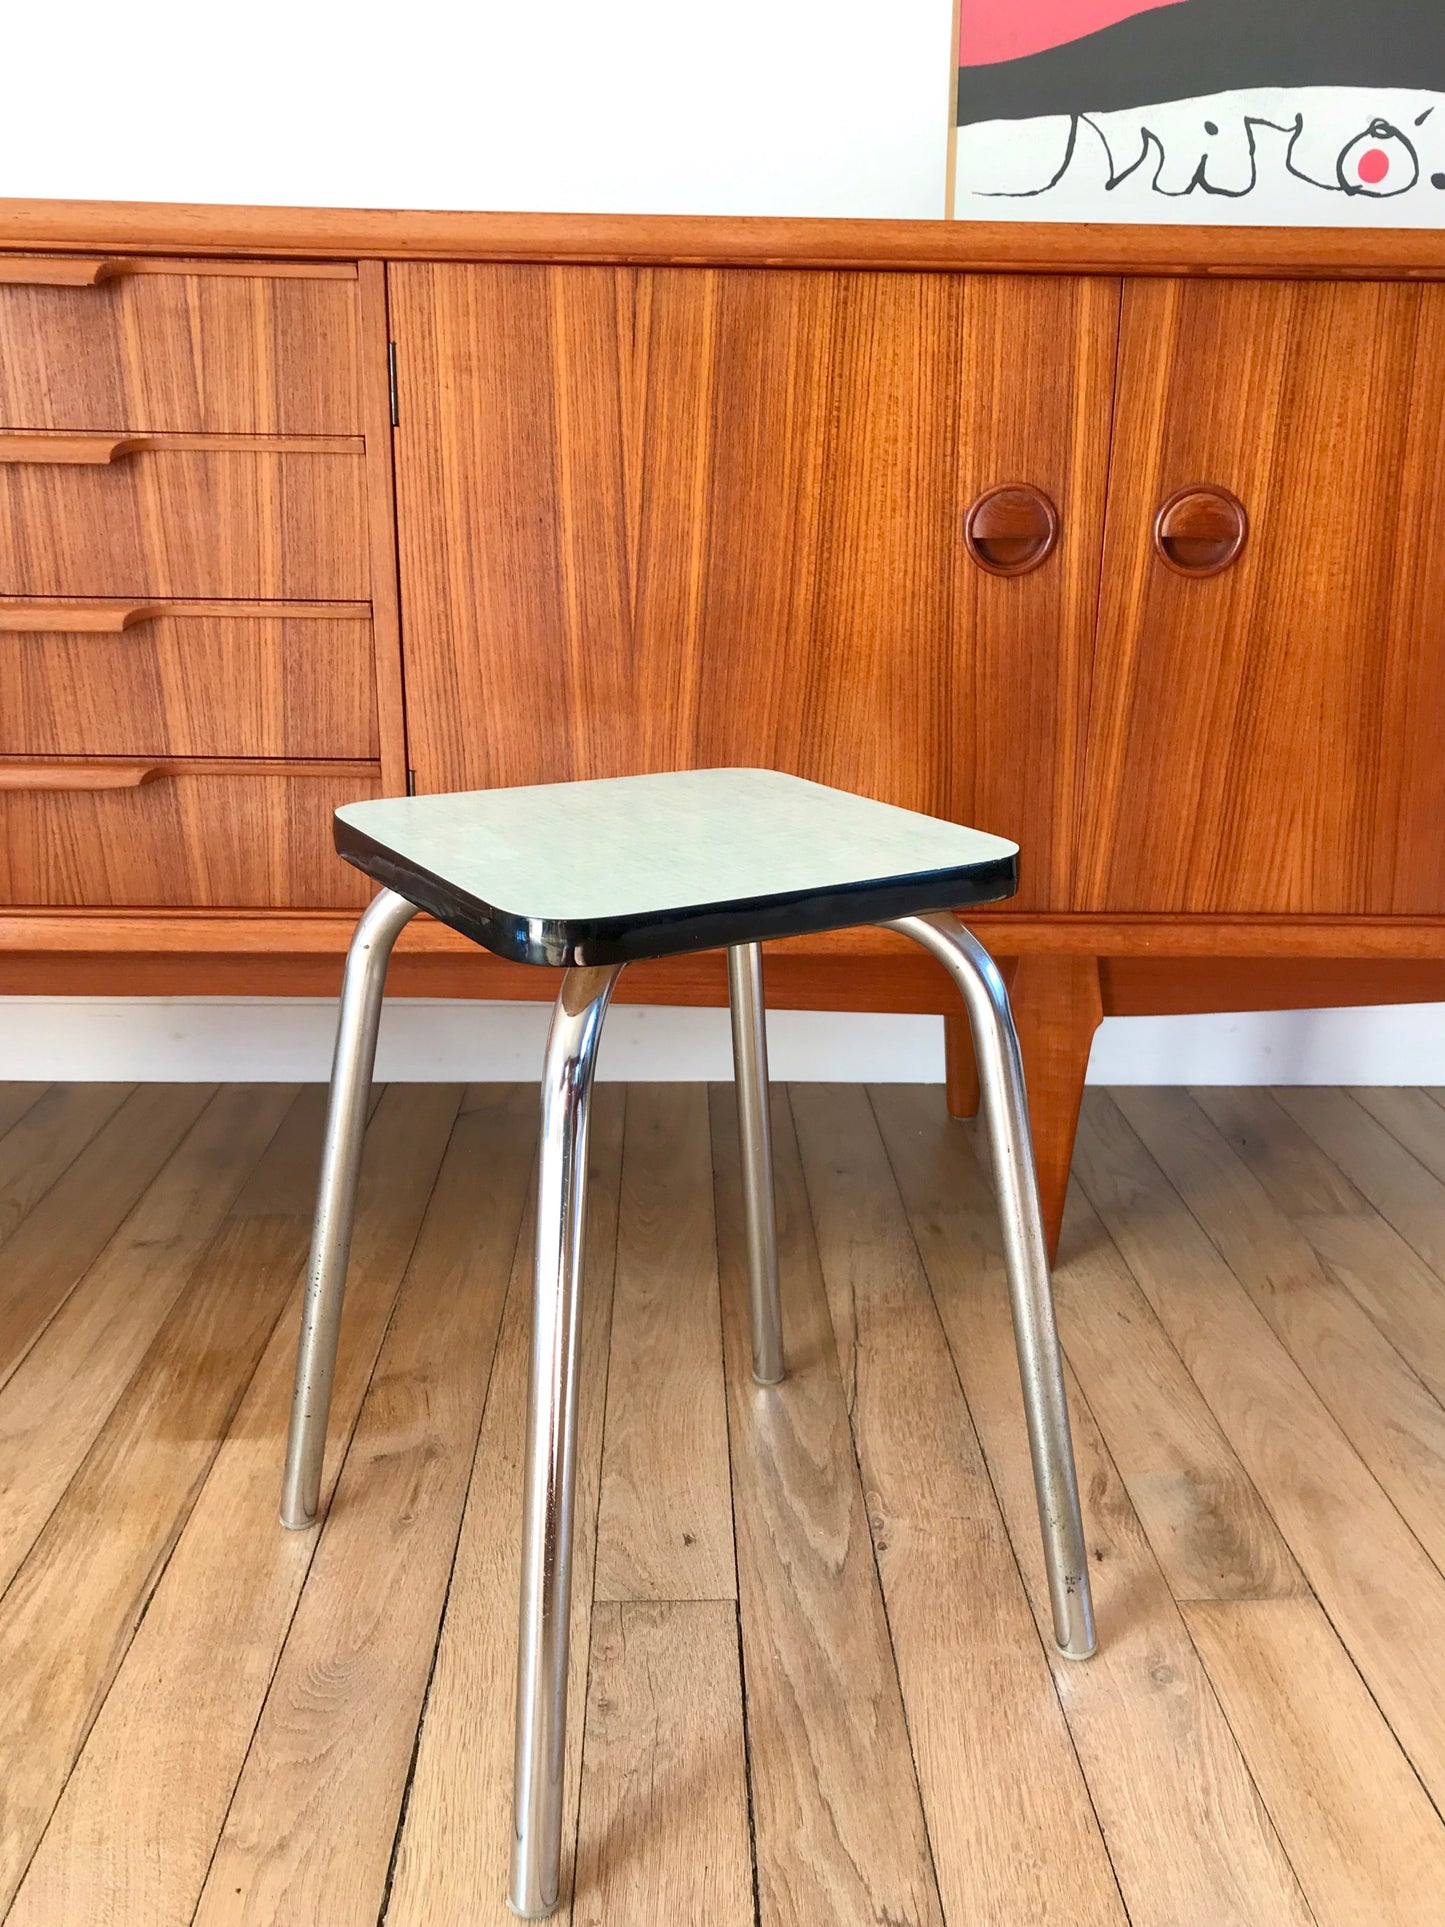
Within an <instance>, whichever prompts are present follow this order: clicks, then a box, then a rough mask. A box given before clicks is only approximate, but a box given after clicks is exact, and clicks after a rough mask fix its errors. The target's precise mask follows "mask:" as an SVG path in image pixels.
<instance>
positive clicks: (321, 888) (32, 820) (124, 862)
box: [0, 760, 381, 910]
mask: <svg viewBox="0 0 1445 1927" xmlns="http://www.w3.org/2000/svg"><path fill="white" fill-rule="evenodd" d="M380 789H381V785H380V782H379V780H378V778H377V775H376V772H375V768H374V766H373V767H362V768H359V769H358V768H353V769H351V770H345V769H337V768H334V767H333V768H330V769H328V768H326V767H325V766H321V767H319V768H315V767H313V768H312V769H309V770H308V769H304V768H302V769H297V768H294V767H293V768H291V769H289V770H284V771H277V770H275V769H274V768H270V769H268V768H265V767H264V766H263V767H261V768H251V769H247V768H245V767H244V766H237V765H234V764H233V765H231V766H230V767H229V768H228V767H226V766H224V765H220V766H217V765H208V764H204V763H202V764H197V765H193V766H191V767H189V768H188V767H187V766H186V765H185V764H183V763H170V764H162V765H159V766H154V765H146V764H144V763H136V762H131V763H119V762H117V763H102V762H91V763H72V764H65V763H59V762H52V763H41V762H34V763H21V762H17V761H14V760H10V761H4V760H0V903H3V904H5V905H6V906H7V907H11V908H20V907H35V908H89V909H186V908H190V909H216V910H227V909H235V910H259V909H280V908H290V909H298V910H324V909H335V908H345V907H349V906H353V905H358V904H364V903H365V902H366V901H367V900H368V898H369V897H370V896H371V895H372V894H373V886H372V885H371V884H370V883H369V882H368V881H367V879H366V878H365V877H363V876H362V875H361V874H360V873H359V872H358V871H356V870H353V869H352V868H351V866H350V865H349V864H346V863H343V862H342V861H341V859H340V857H338V856H337V855H336V853H335V850H334V848H333V845H332V838H331V817H332V812H333V811H334V810H335V809H336V808H337V806H338V805H339V804H341V803H346V802H354V801H357V800H359V799H361V798H363V797H372V796H376V795H379V794H380Z"/></svg>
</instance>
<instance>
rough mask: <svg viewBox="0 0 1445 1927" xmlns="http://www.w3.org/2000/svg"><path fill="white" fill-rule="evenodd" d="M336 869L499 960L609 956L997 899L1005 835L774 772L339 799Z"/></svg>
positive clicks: (609, 959)
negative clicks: (345, 866)
mask: <svg viewBox="0 0 1445 1927" xmlns="http://www.w3.org/2000/svg"><path fill="white" fill-rule="evenodd" d="M336 847H337V850H338V851H339V852H340V853H341V855H342V856H344V857H345V858H346V860H347V861H348V862H349V863H354V864H355V865H356V867H357V868H358V869H360V870H364V871H365V872H366V874H367V875H368V876H371V877H375V879H376V880H377V882H378V883H384V884H385V885H387V887H388V888H389V889H392V890H395V891H396V892H397V893H398V894H399V895H401V896H404V897H405V898H407V900H408V901H409V902H411V903H415V904H417V905H418V906H419V907H420V908H421V909H423V910H429V911H430V912H431V914H432V915H433V916H434V917H438V918H440V919H441V921H442V922H443V923H448V924H450V925H451V926H452V927H453V929H456V930H460V931H461V932H462V933H463V934H464V935H465V936H468V937H470V938H472V940H473V941H474V942H476V943H479V944H482V945H484V946H485V947H486V949H488V950H492V951H495V952H496V954H497V955H498V956H499V957H508V958H511V959H512V960H513V961H514V962H518V963H532V964H552V965H557V964H574V965H576V964H615V963H629V962H633V961H635V960H638V959H642V958H648V957H670V956H675V955H677V954H678V953H679V952H682V951H688V950H712V949H717V948H721V947H722V946H724V945H726V944H737V943H759V942H763V941H766V940H767V939H769V938H773V937H798V936H805V935H809V934H811V933H813V932H816V931H820V930H842V929H848V928H850V927H852V926H854V925H856V924H865V923H881V922H883V921H884V920H885V919H887V918H889V917H906V916H914V915H917V914H918V913H919V912H921V911H925V910H958V909H965V908H967V907H968V906H969V905H972V904H979V903H996V902H998V900H999V899H1000V898H1002V897H1008V896H1012V895H1013V893H1014V891H1015V890H1016V889H1017V887H1018V845H1017V844H1015V843H1010V842H1008V841H1007V840H1006V839H1005V838H1003V837H1001V836H990V835H989V834H987V832H985V831H983V830H971V829H967V828H965V827H964V826H963V825H962V824H960V823H949V822H945V821H944V820H943V819H942V818H940V817H936V816H921V815H919V814H918V813H917V812H916V811H914V810H901V809H898V808H896V807H895V806H894V805H893V804H891V803H876V802H874V801H872V800H871V799H870V798H868V797H864V796H855V795H853V794H852V793H851V792H850V791H848V790H836V789H829V788H827V787H825V786H824V785H823V784H821V783H809V782H806V781H805V780H804V779H803V778H802V777H799V776H787V775H784V774H783V773H782V772H781V771H779V770H771V769H697V770H679V771H676V772H674V773H671V774H667V775H657V776H618V777H609V778H606V779H603V780H601V781H598V782H584V783H546V784H540V785H538V786H536V787H533V788H526V789H494V790H466V791H462V792H460V793H459V794H456V795H451V796H397V797H387V798H383V799H382V800H380V801H377V802H370V803H349V804H347V805H346V806H345V807H344V808H342V809H339V810H338V811H337V812H336Z"/></svg>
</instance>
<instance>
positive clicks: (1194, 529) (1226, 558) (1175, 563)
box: [1154, 483, 1249, 576]
mask: <svg viewBox="0 0 1445 1927" xmlns="http://www.w3.org/2000/svg"><path fill="white" fill-rule="evenodd" d="M1248 534H1249V516H1248V515H1247V514H1246V513H1245V508H1244V504H1243V502H1241V501H1240V499H1239V497H1238V496H1237V495H1233V494H1231V493H1230V491H1229V490H1228V489H1227V488H1220V487H1218V486H1217V485H1215V484H1213V483H1200V484H1197V485H1195V486H1193V487H1190V488H1180V489H1176V490H1175V491H1174V493H1173V494H1172V495H1171V496H1170V497H1169V499H1168V501H1167V502H1164V503H1162V504H1161V505H1160V509H1159V513H1158V514H1157V515H1156V516H1155V517H1154V547H1155V549H1156V551H1157V552H1158V556H1159V560H1160V561H1161V562H1162V563H1163V564H1164V566H1165V568H1166V569H1172V570H1173V571H1174V573H1175V574H1176V575H1192V576H1207V575H1219V574H1220V573H1221V572H1222V571H1223V570H1225V569H1227V568H1228V567H1229V565H1230V563H1231V562H1235V561H1237V560H1238V559H1239V554H1240V551H1241V550H1242V549H1243V547H1244V544H1245V539H1246V537H1247V536H1248Z"/></svg>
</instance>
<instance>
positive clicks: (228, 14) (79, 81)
mask: <svg viewBox="0 0 1445 1927" xmlns="http://www.w3.org/2000/svg"><path fill="white" fill-rule="evenodd" d="M949 6H950V0H888V4H887V5H879V4H878V0H730V4H728V5H726V6H717V5H713V6H700V5H696V4H694V5H688V4H686V0H611V4H609V3H608V0H467V3H466V4H458V0H386V4H381V0H347V4H341V3H340V0H324V4H318V0H240V4H236V5H230V6H218V5H214V4H212V5H207V4H205V0H130V4H128V5H116V4H114V0H105V4H100V3H99V0H67V4H64V5H61V4H56V3H55V0H51V4H49V5H45V4H31V5H27V6H20V5H11V6H7V7H5V8H4V9H3V20H4V40H3V46H0V62H3V69H0V71H3V73H4V81H5V85H4V99H5V105H4V112H3V114H0V195H17V194H18V195H27V196H30V195H37V196H48V195H55V196H62V197H78V198H81V199H100V200H154V201H238V202H261V203H267V202H272V203H287V204H290V205H293V206H322V207H326V206H343V207H421V208H425V207H434V208H445V207H462V208H519V209H539V210H545V209H576V210H582V211H603V212H605V211H609V210H610V211H613V212H632V213H683V214H820V215H823V214H855V215H859V214H877V215H922V216H929V215H936V214H942V212H943V191H944V175H945V154H946V146H947V123H948V108H949V85H950V76H949V56H950V48H951V16H950V11H949ZM62 77H63V81H64V87H63V99H64V112H63V114H58V113H57V100H58V99H59V98H60V97H61V96H60V92H59V89H58V83H59V81H60V79H61V78H62Z"/></svg>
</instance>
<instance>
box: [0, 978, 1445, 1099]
mask: <svg viewBox="0 0 1445 1927" xmlns="http://www.w3.org/2000/svg"><path fill="white" fill-rule="evenodd" d="M334 1023H335V1013H334V1010H333V1008H332V1006H330V1005H329V1004H325V1003H320V1002H316V1001H314V1000H304V1001H303V1000H300V999H290V998H252V999H247V1000H244V1001H240V1002H229V1001H222V1000H219V999H210V998H155V999H142V998H124V997H113V998H112V997H107V998H93V999H87V1000H84V1001H82V1000H79V999H67V998H44V997H9V998H0V1079H4V1078H25V1079H29V1078H54V1077H59V1078H102V1079H106V1078H115V1079H123V1080H126V1081H129V1080H131V1079H134V1078H161V1079H166V1080H175V1081H178V1082H185V1081H188V1080H192V1081H196V1080H198V1081H203V1082H209V1081H210V1080H212V1079H226V1078H238V1079H250V1080H260V1081H265V1080H267V1079H277V1080H280V1081H283V1082H289V1081H290V1080H292V1079H295V1078H303V1079H306V1078H310V1079H319V1078H324V1077H325V1076H326V1075H327V1072H328V1069H329V1067H330V1061H331V1040H332V1035H333V1029H334ZM546 1026H547V1011H546V1009H545V1008H544V1007H543V1006H542V1005H540V1004H476V1003H456V1004H448V1003H442V1002H433V1001H431V1000H426V999H421V998H410V997H408V998H397V999H396V1000H395V1001H394V1002H392V1003H390V1004H389V1005H388V1006H387V1009H386V1014H385V1016H384V1018H383V1020H382V1031H381V1045H380V1048H379V1051H378V1053H377V1075H378V1076H379V1077H382V1078H402V1079H413V1080H414V1079H428V1078H438V1079H443V1080H453V1079H462V1080H472V1079H479V1080H481V1079H490V1078H523V1079H528V1078H532V1077H534V1076H535V1075H536V1074H537V1067H538V1065H539V1064H540V1062H541V1053H542V1040H543V1037H544V1036H545V1034H546ZM768 1037H769V1048H770V1053H771V1059H772V1066H771V1067H772V1071H773V1074H774V1076H776V1077H778V1078H779V1079H784V1078H787V1079H797V1080H812V1079H823V1080H825V1081H826V1080H839V1081H861V1080H866V1081H867V1082H870V1083H880V1084H882V1083H900V1082H902V1083H913V1082H917V1083H937V1082H939V1081H940V1080H941V1079H942V1076H943V1020H942V1019H941V1018H939V1017H898V1016H855V1015H846V1014H841V1013H836V1012H826V1011H799V1010H781V1011H774V1012H773V1013H772V1014H771V1016H770V1017H769V1019H768ZM600 1074H601V1075H602V1076H603V1077H620V1078H657V1079H663V1080H667V1081H689V1080H693V1079H697V1078H713V1079H721V1078H727V1077H730V1076H731V1075H732V1059H731V1045H730V1042H729V1035H728V1022H727V1016H726V1013H725V1012H723V1011H720V1010H677V1009H657V1010H650V1009H647V1008H645V1007H643V1006H640V1005H637V1004H619V1005H617V1006H615V1007H614V1009H613V1011H612V1013H611V1015H610V1016H609V1017H608V1020H607V1029H606V1032H605V1033H604V1041H603V1045H602V1056H601V1060H600ZM1089 1081H1090V1082H1091V1083H1095V1084H1445V1005H1440V1004H1432V1005H1420V1006H1416V1007H1414V1008H1394V1009H1385V1010H1363V1011H1359V1010H1356V1011H1339V1010H1333V1011H1288V1012H1284V1013H1282V1014H1279V1015H1273V1016H1265V1015H1258V1014H1254V1015H1250V1014H1246V1015H1243V1016H1228V1017H1124V1018H1108V1019H1106V1020H1105V1023H1104V1025H1103V1028H1102V1029H1101V1030H1100V1032H1099V1034H1098V1037H1097V1038H1096V1040H1095V1043H1094V1054H1093V1058H1092V1059H1091V1061H1090V1066H1089Z"/></svg>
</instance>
